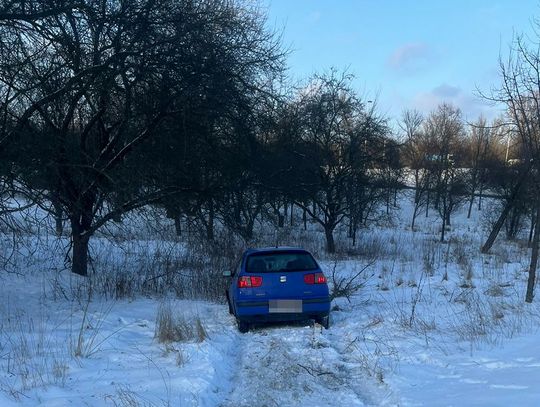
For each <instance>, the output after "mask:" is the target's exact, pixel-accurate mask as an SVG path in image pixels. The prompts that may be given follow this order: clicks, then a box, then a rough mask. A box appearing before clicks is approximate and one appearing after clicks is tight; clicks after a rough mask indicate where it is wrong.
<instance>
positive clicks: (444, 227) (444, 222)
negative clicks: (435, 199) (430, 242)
mask: <svg viewBox="0 0 540 407" xmlns="http://www.w3.org/2000/svg"><path fill="white" fill-rule="evenodd" d="M442 220H443V222H442V230H441V243H443V242H444V232H445V230H446V216H442Z"/></svg>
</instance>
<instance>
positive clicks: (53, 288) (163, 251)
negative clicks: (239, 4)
mask: <svg viewBox="0 0 540 407" xmlns="http://www.w3.org/2000/svg"><path fill="white" fill-rule="evenodd" d="M409 202H410V197H408V196H404V197H402V204H401V207H400V208H398V209H397V210H396V211H395V213H394V216H393V219H390V220H385V221H384V222H380V223H379V224H378V225H377V226H372V227H370V228H369V229H364V230H361V231H360V232H359V242H358V245H357V247H355V248H353V247H350V246H349V245H350V242H349V241H348V239H347V238H346V235H345V231H340V234H339V236H338V237H337V244H338V247H341V253H340V254H339V255H336V256H333V257H330V256H328V255H326V254H325V253H324V250H323V247H324V241H323V238H322V236H323V234H322V233H320V232H318V231H317V232H315V231H313V230H315V228H316V227H315V226H314V225H312V226H311V229H312V230H311V231H308V232H304V231H303V230H301V229H302V228H301V227H298V229H296V228H291V227H286V228H285V229H283V230H281V231H279V232H278V234H277V235H276V234H275V233H274V234H272V233H270V235H271V237H269V238H268V240H270V239H272V238H275V239H278V238H279V241H280V242H281V243H283V244H286V243H292V244H305V246H306V248H308V249H309V250H311V251H313V252H314V254H315V256H316V257H317V258H318V259H319V260H320V262H321V264H322V266H323V269H324V270H325V272H326V274H327V276H328V277H329V279H330V280H331V281H332V280H333V282H339V281H348V279H350V277H351V276H354V275H356V274H359V277H358V278H357V280H356V283H359V284H361V287H360V288H359V289H358V291H356V292H355V293H354V294H352V295H351V296H349V298H346V297H341V298H337V299H335V300H334V302H333V308H334V310H333V312H332V315H331V328H330V329H329V330H324V329H322V328H321V327H320V326H319V325H316V324H315V325H312V324H309V323H301V324H293V325H271V326H261V327H256V328H255V329H253V330H252V331H250V332H249V333H247V334H240V333H239V332H238V331H237V329H236V324H235V321H234V318H233V317H232V316H230V315H229V314H228V312H227V307H226V305H225V304H224V302H223V301H224V299H223V298H222V297H220V293H221V287H222V285H221V284H222V280H220V277H219V276H220V274H221V271H222V269H224V268H227V267H230V264H228V263H227V261H226V260H216V261H211V262H208V263H206V266H204V265H203V266H201V264H205V263H204V261H205V258H206V256H207V255H208V253H209V249H208V248H205V247H200V248H199V249H198V250H195V251H194V250H193V247H194V244H187V243H186V242H185V241H177V240H175V238H174V236H173V234H172V232H171V231H170V228H171V227H172V225H169V223H168V221H167V220H166V219H164V218H160V217H159V215H153V216H154V217H153V218H145V219H142V218H140V217H137V216H134V217H132V218H130V219H127V220H126V221H124V226H123V227H122V229H120V228H118V230H116V229H115V230H111V231H110V233H109V232H107V233H103V234H101V235H100V236H98V237H97V238H95V239H94V240H93V241H92V251H91V255H92V258H93V264H92V269H93V270H94V271H93V273H94V277H92V278H91V279H88V280H85V279H81V278H78V277H76V276H73V275H71V274H70V273H69V272H68V271H67V270H66V268H65V265H64V254H63V250H64V249H65V246H66V244H67V243H68V241H67V239H66V238H62V239H57V238H55V237H52V235H51V234H50V232H49V229H50V227H49V226H48V225H46V224H43V225H40V224H32V225H28V227H27V230H26V231H25V234H24V236H23V237H19V240H18V242H17V247H16V250H15V251H11V248H12V246H13V240H12V237H11V236H9V235H8V234H4V235H0V239H1V240H0V245H1V247H0V250H2V251H3V253H4V255H3V259H4V260H5V261H6V263H5V265H4V266H5V269H6V270H5V271H2V272H0V296H1V298H2V301H1V302H0V406H47V407H59V406H230V407H233V406H234V407H236V406H246V407H247V406H313V407H314V406H321V407H322V406H336V405H339V406H510V405H512V406H517V405H519V406H538V405H540V386H538V383H539V382H540V353H539V352H538V343H540V332H539V331H538V326H539V322H540V307H539V305H538V300H536V302H535V303H533V304H526V303H525V302H524V295H525V284H526V278H527V274H526V272H525V270H526V269H527V265H528V250H527V245H526V242H525V243H523V241H520V240H518V241H514V242H507V241H506V240H504V238H503V236H500V237H499V239H498V241H497V243H496V245H495V246H494V248H493V250H492V254H490V255H485V256H484V255H480V252H479V247H480V245H481V243H482V241H483V239H484V238H485V235H486V231H485V228H484V226H483V225H484V224H485V223H486V220H485V219H484V218H486V217H488V216H487V215H486V214H488V215H489V214H490V213H491V212H490V210H489V208H486V209H484V211H482V212H478V211H473V217H472V218H471V219H466V216H465V209H463V210H462V211H461V212H460V213H459V214H457V215H456V216H455V217H454V218H453V221H452V227H451V228H450V229H449V232H448V234H447V237H448V242H446V243H443V244H441V243H439V242H438V238H439V233H440V229H439V228H440V221H439V219H438V218H437V216H436V214H435V213H434V212H432V213H430V216H429V217H428V218H426V217H424V216H423V215H422V216H421V217H419V218H418V219H417V227H416V231H414V232H413V231H411V230H410V228H409V227H408V224H409V223H410V217H411V208H410V204H409ZM491 214H492V215H493V213H491ZM149 225H150V226H149ZM152 225H153V226H152ZM160 225H162V226H160ZM163 225H164V226H163ZM297 225H300V221H299V220H298V222H297ZM162 227H163V228H165V229H162ZM167 228H169V229H167ZM113 229H114V227H113ZM188 232H189V231H186V233H188ZM276 236H277V237H276ZM288 238H290V241H287V239H288ZM184 239H188V238H187V237H185V238H184ZM220 239H222V241H223V242H224V243H223V245H224V247H225V246H227V244H226V243H227V240H228V239H230V237H228V236H226V235H222V236H220ZM260 240H261V242H262V243H265V240H264V239H263V238H261V239H260ZM302 242H303V243H302ZM190 247H191V248H192V249H191V250H190V249H189V248H190ZM223 250H225V249H223ZM235 250H238V248H236V249H235ZM233 251H234V250H233ZM362 270H363V271H362ZM333 272H334V278H331V276H332V273H333ZM134 275H139V276H141V275H142V276H143V277H138V278H134V277H133V276H134ZM167 279H169V280H170V281H168V280H167ZM174 279H177V280H178V281H181V283H177V284H176V283H171V281H173V280H174ZM174 281H176V280H174ZM162 286H163V287H167V292H166V293H161V295H160V294H158V292H159V291H160V287H162ZM202 286H204V287H205V289H204V293H203V294H201V293H200V292H199V291H198V287H202ZM212 287H213V288H212ZM163 310H170V311H171V313H172V316H173V318H174V319H175V321H177V323H178V324H180V325H181V326H183V327H185V329H186V334H185V339H184V340H181V341H171V342H167V341H164V342H163V341H160V340H159V338H158V337H157V332H158V331H159V329H157V326H156V324H157V323H158V315H159V314H160V312H163Z"/></svg>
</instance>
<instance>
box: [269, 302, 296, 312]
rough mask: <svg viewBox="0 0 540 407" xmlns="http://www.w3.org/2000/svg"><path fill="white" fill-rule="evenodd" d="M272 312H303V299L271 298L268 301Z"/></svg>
mask: <svg viewBox="0 0 540 407" xmlns="http://www.w3.org/2000/svg"><path fill="white" fill-rule="evenodd" d="M268 312H270V313H277V312H282V313H297V312H302V300H270V301H269V302H268Z"/></svg>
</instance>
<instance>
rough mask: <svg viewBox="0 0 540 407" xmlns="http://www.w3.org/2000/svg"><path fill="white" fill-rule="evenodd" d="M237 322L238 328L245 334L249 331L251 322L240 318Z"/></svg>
mask: <svg viewBox="0 0 540 407" xmlns="http://www.w3.org/2000/svg"><path fill="white" fill-rule="evenodd" d="M237 322H238V330H239V331H240V333H243V334H245V333H246V332H248V331H249V324H248V323H247V322H246V321H241V320H239V319H238V320H237Z"/></svg>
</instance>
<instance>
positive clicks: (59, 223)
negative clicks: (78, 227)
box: [53, 199, 64, 237]
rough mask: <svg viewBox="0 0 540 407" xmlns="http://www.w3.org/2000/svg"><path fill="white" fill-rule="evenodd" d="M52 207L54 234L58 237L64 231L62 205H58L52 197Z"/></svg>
mask: <svg viewBox="0 0 540 407" xmlns="http://www.w3.org/2000/svg"><path fill="white" fill-rule="evenodd" d="M53 207H54V226H55V232H56V236H58V237H60V236H62V233H64V221H63V220H62V215H63V213H64V211H63V210H62V205H60V204H59V203H58V201H56V199H53Z"/></svg>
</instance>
